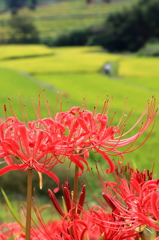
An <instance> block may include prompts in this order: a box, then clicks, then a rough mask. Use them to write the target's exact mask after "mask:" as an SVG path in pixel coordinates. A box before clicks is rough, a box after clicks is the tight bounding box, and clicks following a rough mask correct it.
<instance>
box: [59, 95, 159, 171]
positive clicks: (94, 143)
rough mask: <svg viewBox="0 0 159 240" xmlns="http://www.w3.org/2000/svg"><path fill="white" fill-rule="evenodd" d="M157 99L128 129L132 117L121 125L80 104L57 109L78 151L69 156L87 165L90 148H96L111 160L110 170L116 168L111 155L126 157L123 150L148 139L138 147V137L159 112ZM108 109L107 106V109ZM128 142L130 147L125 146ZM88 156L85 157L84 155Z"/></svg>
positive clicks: (152, 101)
mask: <svg viewBox="0 0 159 240" xmlns="http://www.w3.org/2000/svg"><path fill="white" fill-rule="evenodd" d="M155 102H156V101H155V99H154V98H152V99H151V100H150V101H149V102H148V103H147V106H146V108H145V109H144V111H143V113H142V114H141V116H140V118H139V119H138V121H137V122H136V123H135V124H134V126H133V127H132V128H131V129H130V130H128V131H127V132H125V133H124V131H123V130H122V129H123V127H124V126H125V124H126V121H127V120H128V118H129V116H128V118H127V119H126V120H125V121H124V122H123V123H122V124H121V121H122V120H120V121H119V124H118V125H117V126H109V121H108V116H107V115H106V114H103V113H99V114H94V113H92V112H90V111H87V110H80V108H79V107H74V108H72V109H71V110H70V111H67V112H60V113H57V114H56V116H55V120H56V121H57V122H59V123H62V124H63V125H64V126H65V127H66V128H67V132H68V136H66V142H67V144H68V146H70V145H71V146H72V145H73V146H74V153H76V155H75V154H73V155H72V154H68V155H67V156H68V157H69V159H70V160H71V161H72V162H74V163H75V164H77V165H79V167H80V168H81V169H83V164H82V163H81V161H83V162H84V163H86V161H84V160H85V159H87V158H88V157H89V150H91V149H92V150H93V151H95V152H97V153H99V154H101V155H102V156H103V158H104V159H105V160H106V161H107V162H108V164H109V166H110V169H109V170H107V173H111V172H113V171H114V163H113V162H112V160H111V159H110V157H109V156H115V155H119V156H121V157H122V159H123V154H124V153H128V152H131V151H134V150H136V149H137V148H138V147H140V146H141V145H142V144H143V143H144V142H145V141H146V139H147V138H146V139H145V140H144V141H143V143H141V144H140V145H139V146H138V147H134V148H133V145H134V144H135V142H136V140H137V139H138V138H139V136H140V135H141V134H143V133H144V132H145V131H146V129H147V128H148V127H149V126H150V124H151V123H152V122H153V121H154V118H155V116H156V109H155ZM103 112H104V110H103ZM145 116H146V120H145V123H142V125H141V127H140V130H139V131H138V132H137V133H136V134H135V135H133V136H131V137H128V138H125V136H126V135H127V134H128V133H130V132H131V131H132V130H133V129H134V128H135V127H136V126H137V125H138V124H139V123H140V122H141V121H142V120H143V118H144V117H145ZM125 146H127V148H126V149H123V150H119V149H122V148H123V147H125ZM81 156H84V159H83V158H80V157H81Z"/></svg>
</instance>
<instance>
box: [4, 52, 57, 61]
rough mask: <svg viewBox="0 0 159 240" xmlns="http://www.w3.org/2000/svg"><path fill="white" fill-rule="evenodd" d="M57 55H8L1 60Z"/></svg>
mask: <svg viewBox="0 0 159 240" xmlns="http://www.w3.org/2000/svg"><path fill="white" fill-rule="evenodd" d="M53 55H55V54H54V53H46V54H35V55H26V56H25V55H23V56H12V57H6V58H1V60H14V59H15V60H16V59H25V58H37V57H48V56H53Z"/></svg>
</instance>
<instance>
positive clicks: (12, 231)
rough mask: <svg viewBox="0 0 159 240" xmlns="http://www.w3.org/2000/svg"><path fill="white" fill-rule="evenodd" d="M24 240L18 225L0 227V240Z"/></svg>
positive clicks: (6, 224) (8, 224)
mask: <svg viewBox="0 0 159 240" xmlns="http://www.w3.org/2000/svg"><path fill="white" fill-rule="evenodd" d="M13 237H14V240H24V239H25V234H24V233H23V231H22V229H21V227H20V225H19V224H18V223H5V224H2V225H0V239H1V240H8V239H13Z"/></svg>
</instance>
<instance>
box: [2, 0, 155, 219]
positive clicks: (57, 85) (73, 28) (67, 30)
mask: <svg viewBox="0 0 159 240" xmlns="http://www.w3.org/2000/svg"><path fill="white" fill-rule="evenodd" d="M158 56H159V1H158V0H65V1H61V0H56V1H55V0H52V1H51V0H0V89H1V93H0V104H1V105H0V106H1V107H0V118H1V119H4V118H5V116H4V112H3V106H4V105H5V104H6V105H7V113H8V115H9V116H10V115H12V113H11V111H10V106H11V105H12V106H13V109H14V111H15V113H16V115H17V116H18V117H20V118H22V116H23V115H25V112H26V113H27V114H26V115H28V117H29V119H30V120H33V119H36V116H35V112H34V111H33V107H32V101H34V102H35V105H37V102H38V94H39V92H41V113H42V117H46V116H48V114H47V110H46V101H45V96H44V94H43V93H42V89H43V88H44V89H45V91H44V92H45V94H46V98H47V99H48V101H49V106H50V109H51V112H52V115H54V114H55V112H57V111H59V110H60V105H61V104H57V98H58V103H60V102H62V109H63V110H64V111H66V110H68V109H69V108H70V107H73V106H81V105H82V102H83V101H84V102H85V103H86V108H87V109H89V110H92V111H93V107H94V106H97V112H100V111H101V109H102V106H103V102H104V100H105V99H106V98H109V99H110V102H111V106H110V110H109V113H108V116H109V118H110V120H111V117H112V115H113V112H114V111H117V114H116V116H115V118H114V120H113V125H116V124H117V123H118V122H119V120H120V117H121V115H122V112H123V108H124V103H125V101H126V100H125V99H126V97H127V96H128V100H127V108H126V110H125V115H124V116H125V118H126V116H127V115H128V114H129V112H130V110H131V108H132V107H133V112H132V114H131V116H130V118H129V121H128V123H127V129H129V128H130V127H132V126H133V125H134V124H135V122H136V121H137V119H138V118H139V116H140V115H141V113H142V111H143V109H144V107H145V105H146V102H147V100H148V99H150V98H151V96H152V95H155V97H156V99H157V103H158V101H159V100H158V99H159V58H158ZM8 98H9V99H10V100H9V103H8ZM20 99H21V100H20ZM83 99H84V100H83ZM22 105H23V110H22V109H21V106H22ZM139 128H140V126H139V127H138V129H136V130H135V131H134V132H133V133H132V134H135V133H136V132H137V130H139ZM149 131H150V129H149ZM149 131H147V133H145V134H144V135H143V136H142V137H141V138H140V139H139V141H138V143H137V145H139V144H140V143H141V142H142V141H143V140H144V139H145V138H146V136H147V135H148V132H149ZM98 160H100V161H101V163H102V166H103V168H105V167H107V164H106V163H103V160H102V159H101V158H100V157H99V156H98V155H94V154H91V156H90V159H89V161H90V162H91V164H92V166H94V161H98ZM117 160H118V159H115V161H116V162H117ZM128 162H130V163H131V164H132V166H133V167H138V168H139V169H140V170H143V169H151V168H152V164H153V162H155V176H156V177H157V176H158V166H159V119H158V116H157V117H156V125H155V128H154V130H153V132H152V134H151V136H150V138H149V139H148V141H147V142H146V143H145V145H144V146H142V147H141V148H140V149H138V150H137V151H135V152H133V153H129V154H127V155H126V156H125V162H124V163H123V164H126V163H128ZM1 167H3V165H2V164H1ZM67 168H68V163H66V164H65V165H59V166H57V168H56V169H54V172H55V173H56V174H57V175H58V176H59V177H60V179H61V183H63V182H64V181H65V179H66V176H67V173H66V174H63V172H64V171H65V169H67ZM73 168H74V166H71V169H73ZM68 175H69V179H70V181H71V182H72V181H73V171H72V170H69V174H68ZM86 178H87V180H88V182H89V183H90V187H91V188H92V189H94V191H96V190H95V186H96V182H95V180H93V181H92V180H91V181H90V179H91V178H92V174H91V173H87V174H86ZM13 179H14V180H13ZM43 180H44V187H43V190H39V186H38V176H37V174H36V173H35V174H34V186H35V188H36V191H37V195H40V196H45V195H46V194H47V189H48V188H51V189H53V188H54V184H53V183H52V180H51V181H50V179H49V178H48V177H47V176H43ZM81 180H82V181H83V179H82V178H81ZM0 182H1V184H0V186H1V187H3V189H4V190H5V191H6V193H7V195H12V196H13V199H15V196H16V198H17V199H18V198H20V199H21V198H23V196H24V195H25V193H26V187H25V184H26V173H22V172H17V171H15V172H10V173H7V174H5V175H4V176H2V177H1V179H0ZM17 191H18V193H19V194H18V195H17ZM2 202H3V200H2ZM5 217H6V213H4V218H5ZM0 220H1V221H3V214H1V219H0Z"/></svg>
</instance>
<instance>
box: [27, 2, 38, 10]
mask: <svg viewBox="0 0 159 240" xmlns="http://www.w3.org/2000/svg"><path fill="white" fill-rule="evenodd" d="M37 3H38V1H37V0H28V7H29V8H30V9H31V10H35V9H36V5H37Z"/></svg>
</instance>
